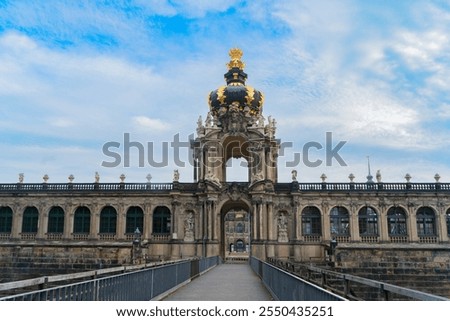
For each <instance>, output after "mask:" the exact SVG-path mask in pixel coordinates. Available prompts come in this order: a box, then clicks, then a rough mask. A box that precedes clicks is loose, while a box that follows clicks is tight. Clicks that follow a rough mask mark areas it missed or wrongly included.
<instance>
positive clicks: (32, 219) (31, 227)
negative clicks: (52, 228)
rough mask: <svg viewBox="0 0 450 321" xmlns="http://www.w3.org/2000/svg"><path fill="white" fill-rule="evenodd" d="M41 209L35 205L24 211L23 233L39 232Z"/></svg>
mask: <svg viewBox="0 0 450 321" xmlns="http://www.w3.org/2000/svg"><path fill="white" fill-rule="evenodd" d="M38 221H39V211H38V209H37V208H36V207H34V206H28V207H27V208H26V209H25V211H24V212H23V220H22V233H37V231H38Z"/></svg>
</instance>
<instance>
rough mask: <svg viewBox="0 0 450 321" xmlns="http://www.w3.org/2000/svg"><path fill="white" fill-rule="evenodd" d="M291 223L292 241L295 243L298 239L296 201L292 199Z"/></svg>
mask: <svg viewBox="0 0 450 321" xmlns="http://www.w3.org/2000/svg"><path fill="white" fill-rule="evenodd" d="M292 205H293V206H292V223H293V225H294V226H293V231H294V235H292V239H293V240H294V241H297V240H298V239H299V236H300V233H299V228H298V222H299V219H298V201H297V200H296V199H294V201H293V204H292Z"/></svg>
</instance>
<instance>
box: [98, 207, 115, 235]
mask: <svg viewBox="0 0 450 321" xmlns="http://www.w3.org/2000/svg"><path fill="white" fill-rule="evenodd" d="M116 226H117V211H116V209H115V208H114V207H112V206H105V207H104V208H103V209H102V211H101V212H100V233H112V234H115V233H116Z"/></svg>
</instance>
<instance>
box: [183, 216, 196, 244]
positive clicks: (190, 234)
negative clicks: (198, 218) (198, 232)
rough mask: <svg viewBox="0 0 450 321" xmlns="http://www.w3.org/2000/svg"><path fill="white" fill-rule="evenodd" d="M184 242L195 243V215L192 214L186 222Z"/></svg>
mask: <svg viewBox="0 0 450 321" xmlns="http://www.w3.org/2000/svg"><path fill="white" fill-rule="evenodd" d="M184 241H188V242H193V241H194V215H193V214H192V212H190V213H189V214H188V215H187V217H186V219H185V220H184Z"/></svg>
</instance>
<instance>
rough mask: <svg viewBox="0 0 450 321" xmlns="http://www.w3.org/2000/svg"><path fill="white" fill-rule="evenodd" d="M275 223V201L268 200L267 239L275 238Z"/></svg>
mask: <svg viewBox="0 0 450 321" xmlns="http://www.w3.org/2000/svg"><path fill="white" fill-rule="evenodd" d="M273 223H274V217H273V202H272V201H267V239H268V240H270V241H273V240H275V231H274V224H273Z"/></svg>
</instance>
